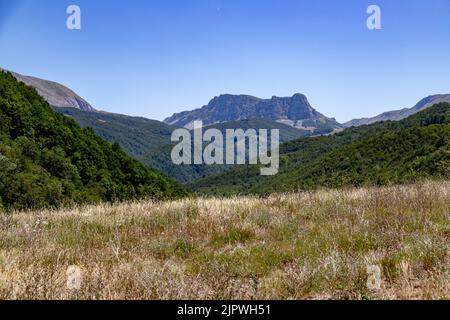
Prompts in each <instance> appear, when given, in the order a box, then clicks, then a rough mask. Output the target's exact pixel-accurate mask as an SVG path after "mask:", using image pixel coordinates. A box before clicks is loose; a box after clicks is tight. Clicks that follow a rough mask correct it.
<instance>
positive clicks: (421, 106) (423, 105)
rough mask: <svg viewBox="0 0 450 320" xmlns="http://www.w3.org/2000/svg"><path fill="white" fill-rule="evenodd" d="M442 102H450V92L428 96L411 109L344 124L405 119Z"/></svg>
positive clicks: (354, 125)
mask: <svg viewBox="0 0 450 320" xmlns="http://www.w3.org/2000/svg"><path fill="white" fill-rule="evenodd" d="M441 102H447V103H450V94H437V95H433V96H428V97H426V98H424V99H422V100H420V101H419V102H418V103H417V104H416V105H415V106H414V107H412V108H409V109H408V108H405V109H401V110H395V111H388V112H384V113H382V114H380V115H378V116H376V117H373V118H361V119H354V120H351V121H349V122H347V123H344V124H343V126H344V127H345V128H349V127H358V126H362V125H367V124H372V123H376V122H381V121H399V120H402V119H405V118H407V117H409V116H411V115H413V114H415V113H417V112H420V111H422V110H425V109H427V108H429V107H431V106H432V105H434V104H437V103H441Z"/></svg>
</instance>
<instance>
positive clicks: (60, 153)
mask: <svg viewBox="0 0 450 320" xmlns="http://www.w3.org/2000/svg"><path fill="white" fill-rule="evenodd" d="M184 194H185V192H184V190H183V189H182V188H181V187H179V186H178V185H177V184H176V183H174V182H172V181H171V180H170V179H168V178H166V177H164V176H163V175H161V174H160V173H158V172H156V171H154V170H153V169H150V168H147V167H144V166H143V165H141V164H140V163H139V162H138V161H137V160H134V159H132V158H130V157H129V156H128V155H127V154H126V153H125V152H123V151H122V149H121V148H120V146H119V145H118V144H112V145H111V144H109V143H108V142H106V141H105V140H103V139H102V138H100V137H99V136H97V135H96V134H95V133H94V132H93V131H92V130H91V129H82V128H81V127H80V126H79V125H78V124H77V123H76V122H75V121H74V120H72V119H69V118H67V117H66V116H64V115H61V114H58V113H56V112H54V111H53V110H52V109H51V107H50V106H49V105H48V103H47V102H46V101H45V100H44V99H43V98H41V97H40V96H39V95H38V94H37V92H36V91H35V90H34V89H33V88H31V87H28V86H26V85H25V84H23V83H21V82H18V81H17V80H16V79H15V78H14V77H13V76H12V75H10V74H9V73H5V72H0V206H2V207H4V208H35V207H57V206H61V205H67V204H72V203H86V202H89V203H91V202H98V201H115V200H128V199H139V198H143V197H154V198H173V197H179V196H182V195H184Z"/></svg>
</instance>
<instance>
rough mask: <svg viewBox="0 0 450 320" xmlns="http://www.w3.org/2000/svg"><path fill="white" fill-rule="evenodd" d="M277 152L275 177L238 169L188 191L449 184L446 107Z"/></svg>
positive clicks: (448, 117)
mask: <svg viewBox="0 0 450 320" xmlns="http://www.w3.org/2000/svg"><path fill="white" fill-rule="evenodd" d="M280 152H281V155H280V156H281V159H280V160H281V164H280V173H279V174H278V175H276V176H273V177H262V176H260V175H259V168H258V166H240V167H237V168H235V169H233V170H231V171H228V172H225V173H222V174H220V175H215V176H211V177H207V178H205V179H203V180H201V181H198V182H196V183H193V184H191V185H190V187H191V188H192V189H193V190H196V191H197V192H199V193H203V194H216V195H229V194H247V193H251V194H261V193H263V194H264V193H270V192H282V191H296V190H308V189H313V188H317V187H344V186H362V185H390V184H396V183H404V182H414V181H417V180H420V179H425V178H426V179H448V178H450V105H449V104H446V103H441V104H437V105H434V106H433V107H430V108H428V109H426V110H424V111H422V112H420V113H417V114H415V115H412V116H410V117H409V118H406V119H404V120H402V121H398V122H380V123H376V124H373V125H366V126H362V127H356V128H349V129H347V130H345V131H343V132H341V133H338V134H336V135H332V136H323V137H315V138H304V139H299V140H295V141H291V142H288V143H285V144H283V145H282V146H281V148H280Z"/></svg>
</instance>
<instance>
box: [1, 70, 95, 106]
mask: <svg viewBox="0 0 450 320" xmlns="http://www.w3.org/2000/svg"><path fill="white" fill-rule="evenodd" d="M1 70H3V69H1V68H0V71H1ZM8 72H10V73H11V74H12V75H13V76H14V77H15V78H16V79H17V80H19V81H22V82H23V83H25V84H26V85H29V86H31V87H33V88H35V89H36V90H37V92H38V93H39V95H40V96H41V97H43V98H44V99H45V100H46V101H47V102H48V103H49V104H50V105H51V106H53V107H63V108H68V107H69V108H76V109H80V110H83V111H89V112H93V111H95V109H94V108H93V107H92V106H91V105H90V104H89V103H88V102H87V101H86V100H84V99H83V98H81V97H80V96H79V95H77V94H76V93H75V92H73V91H72V90H70V89H69V88H67V87H65V86H63V85H61V84H59V83H56V82H53V81H48V80H42V79H39V78H35V77H30V76H24V75H21V74H18V73H15V72H11V71H8Z"/></svg>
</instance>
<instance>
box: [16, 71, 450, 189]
mask: <svg viewBox="0 0 450 320" xmlns="http://www.w3.org/2000/svg"><path fill="white" fill-rule="evenodd" d="M12 74H13V75H14V77H16V78H17V79H18V80H20V81H22V82H24V83H25V84H28V85H30V86H32V87H34V88H36V89H37V91H38V93H39V94H40V95H41V96H42V97H43V98H44V99H46V100H47V102H48V103H49V104H50V105H52V106H53V107H54V110H56V111H57V112H59V113H62V114H64V115H66V116H68V117H71V118H73V119H74V120H75V121H76V122H78V123H79V124H80V125H81V126H82V127H90V128H92V129H93V130H94V132H95V133H96V134H98V135H99V136H101V137H102V138H104V139H105V140H107V141H108V142H110V143H118V144H119V145H120V146H121V147H122V148H123V149H124V150H125V151H126V152H127V153H128V154H129V155H130V156H132V157H134V158H136V159H138V160H139V161H141V162H142V163H144V164H146V165H148V166H150V167H152V168H155V169H157V170H159V171H161V172H163V173H164V174H165V175H167V176H169V177H171V178H173V179H175V180H177V181H179V182H181V183H183V184H191V186H193V183H194V184H195V182H196V181H198V180H199V179H203V178H206V179H207V178H208V177H211V176H214V175H216V174H220V173H222V172H224V171H228V170H229V169H231V166H206V165H194V166H191V165H184V166H183V165H182V166H177V165H174V164H173V163H172V162H171V160H170V151H171V148H172V146H173V144H172V143H171V142H170V136H171V133H172V131H173V130H174V129H176V128H178V127H186V128H191V127H192V124H193V122H194V121H196V120H201V121H203V125H204V126H205V127H212V128H217V129H219V130H221V131H224V130H225V129H233V128H234V129H237V128H242V129H250V128H253V129H279V130H280V139H281V142H282V143H286V142H288V141H292V140H294V143H295V141H297V139H300V138H302V137H313V136H321V135H329V134H331V133H338V132H341V131H343V130H344V129H345V128H349V127H359V126H362V125H367V124H373V123H375V122H383V121H398V120H401V119H404V118H407V117H409V116H411V115H413V114H416V113H418V112H421V111H423V110H425V109H427V108H429V107H430V106H432V105H434V104H436V103H441V102H450V94H448V95H434V96H429V97H427V98H425V99H423V100H421V101H420V102H419V103H418V104H417V105H416V106H414V107H413V108H410V109H402V110H397V111H390V112H386V113H383V114H381V115H379V116H377V117H373V118H364V119H355V120H352V121H349V122H347V123H345V124H343V125H341V124H339V123H338V122H337V121H336V120H335V119H333V118H329V117H326V116H325V115H323V114H321V113H320V112H318V111H317V110H316V109H314V108H313V107H312V106H311V105H310V103H309V102H308V99H307V98H306V96H304V95H302V94H295V95H294V96H292V97H285V98H280V97H272V98H271V99H261V98H257V97H253V96H249V95H229V94H227V95H221V96H218V97H215V98H214V99H212V100H211V102H210V103H208V105H206V106H204V107H202V108H200V109H196V110H193V111H185V112H181V113H177V114H174V115H173V116H171V117H169V118H167V119H165V120H164V122H160V121H156V120H150V119H146V118H142V117H131V116H126V115H120V114H111V113H107V112H101V111H97V110H96V109H94V108H93V107H92V106H91V105H90V104H89V103H88V102H87V101H86V100H84V99H82V98H81V97H80V96H78V95H77V94H76V93H75V92H73V91H72V90H70V89H68V88H66V87H65V86H63V85H60V84H58V83H55V82H52V81H47V80H42V79H39V78H35V77H29V76H23V75H20V74H17V73H12ZM355 129H356V128H355ZM348 130H349V129H347V130H345V131H346V132H347V134H346V135H344V136H343V137H344V138H345V137H349V136H352V137H353V135H351V131H348ZM350 130H353V129H350ZM318 138H319V140H317V141H319V142H321V141H322V140H321V139H320V138H321V137H318ZM323 138H324V139H325V140H323V142H324V143H325V142H326V141H328V142H326V143H325V145H323V146H322V145H320V144H318V146H319V147H318V148H316V144H315V145H314V150H316V151H317V150H319V151H320V150H321V148H322V147H324V148H325V147H326V145H327V144H329V143H331V142H332V141H334V140H332V139H330V140H328V138H327V137H323ZM314 139H316V138H314ZM302 141H305V143H306V141H309V140H308V139H303V140H302ZM338 141H346V140H345V139H338ZM302 143H303V142H302ZM284 146H285V147H286V146H289V144H284ZM326 148H328V147H326ZM313 154H314V153H310V155H311V157H312V155H313ZM309 160H311V159H308V161H309ZM298 161H300V162H304V161H305V159H304V158H301V159H300V158H299V160H298ZM240 170H245V168H241V169H240ZM209 182H210V180H205V182H204V183H203V182H201V183H200V182H199V186H198V188H197V190H200V189H201V190H204V189H203V188H201V187H200V186H201V184H203V185H205V186H207V185H208V184H209Z"/></svg>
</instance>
